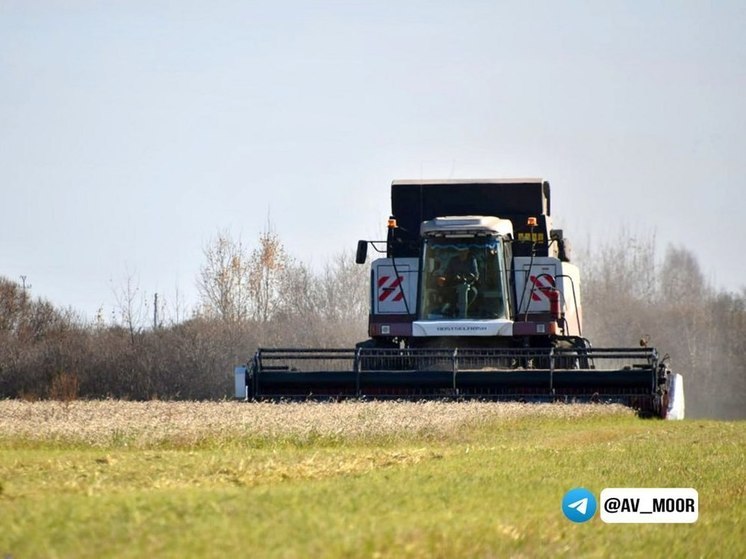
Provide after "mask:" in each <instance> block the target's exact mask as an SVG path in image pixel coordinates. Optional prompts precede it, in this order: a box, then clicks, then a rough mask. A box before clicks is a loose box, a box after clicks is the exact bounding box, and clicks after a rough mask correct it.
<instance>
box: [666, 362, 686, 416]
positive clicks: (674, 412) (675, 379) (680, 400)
mask: <svg viewBox="0 0 746 559" xmlns="http://www.w3.org/2000/svg"><path fill="white" fill-rule="evenodd" d="M666 419H684V377H683V376H681V375H680V374H678V373H676V374H675V375H672V377H671V382H670V385H669V386H668V409H667V410H666Z"/></svg>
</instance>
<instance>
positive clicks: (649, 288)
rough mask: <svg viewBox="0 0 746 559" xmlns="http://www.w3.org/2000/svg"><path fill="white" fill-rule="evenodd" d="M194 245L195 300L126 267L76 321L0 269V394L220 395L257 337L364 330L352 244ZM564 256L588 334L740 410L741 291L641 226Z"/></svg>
mask: <svg viewBox="0 0 746 559" xmlns="http://www.w3.org/2000/svg"><path fill="white" fill-rule="evenodd" d="M203 252H204V262H203V264H202V266H201V267H200V270H199V274H198V277H197V279H196V281H197V287H198V290H199V295H200V303H199V305H198V307H197V308H194V309H189V310H184V309H181V310H180V309H178V308H177V309H171V312H170V313H166V312H164V311H161V313H160V315H159V314H158V306H157V304H156V306H155V307H153V308H150V307H147V306H145V305H144V304H143V301H142V299H141V298H139V297H138V288H137V286H136V285H134V282H132V280H131V279H130V280H127V282H126V283H125V284H124V285H123V286H122V287H121V288H120V289H119V290H118V292H117V297H116V299H117V312H116V313H115V316H114V320H113V321H112V322H111V323H105V321H103V320H102V319H101V317H99V318H98V319H97V320H95V321H93V323H88V322H85V321H83V320H81V319H80V318H78V316H77V315H76V313H75V312H74V311H73V310H70V309H60V308H57V307H55V306H53V305H52V304H51V303H49V302H47V301H45V300H43V299H38V298H37V299H33V298H31V297H30V296H29V294H28V292H27V290H26V289H24V288H23V287H22V286H20V285H19V284H18V283H16V282H13V281H11V280H9V279H7V278H2V277H0V397H2V398H27V399H36V398H56V399H72V398H78V397H85V398H126V399H140V400H141V399H152V398H160V399H221V398H226V397H231V395H232V393H233V378H232V371H233V368H234V366H235V365H237V364H240V363H245V362H246V361H247V360H248V359H249V358H250V356H251V355H252V354H253V352H254V350H255V349H256V348H257V347H270V346H284V347H353V346H354V344H355V343H356V342H358V341H361V340H363V339H365V338H366V337H367V333H366V330H367V313H368V306H369V293H368V288H369V287H368V284H369V268H368V267H367V266H360V265H357V264H355V263H354V257H353V255H352V254H350V253H342V254H340V255H338V256H337V257H336V258H334V259H333V260H332V261H330V262H329V263H327V265H326V266H325V267H324V268H323V269H322V270H321V271H316V270H312V269H311V268H310V267H309V266H307V265H306V264H304V263H303V262H300V261H299V260H297V259H295V258H293V257H292V256H291V255H289V254H288V253H287V252H286V250H285V248H284V246H283V244H282V242H281V239H280V237H279V236H278V234H277V233H276V232H274V231H272V230H271V228H269V227H268V228H267V230H265V231H264V232H263V233H262V234H261V235H260V236H259V238H258V239H257V241H256V242H255V243H254V244H253V245H252V246H247V245H246V244H244V243H243V242H242V241H241V240H236V239H234V238H232V237H231V235H230V234H228V233H227V232H220V233H218V234H217V235H216V237H215V238H214V239H213V240H212V241H211V242H210V243H208V245H207V246H206V247H205V248H204V251H203ZM577 260H578V264H579V266H580V269H581V278H582V285H581V293H582V300H583V305H582V306H583V314H584V335H585V336H586V337H588V338H589V339H590V340H591V341H592V342H593V344H594V345H595V346H597V347H602V346H617V347H619V346H630V345H637V344H638V343H640V342H641V341H642V342H643V343H646V344H649V345H650V346H653V347H656V348H658V349H659V351H660V352H661V353H662V354H664V353H667V354H669V355H670V359H671V366H672V368H673V370H675V371H677V372H681V373H682V374H683V375H684V376H685V378H686V396H687V407H688V412H689V414H690V415H693V416H706V417H745V416H746V396H745V395H746V290H742V291H741V293H729V292H724V291H719V290H716V289H714V288H712V287H711V286H710V285H709V284H708V282H707V281H706V279H705V277H704V275H703V273H702V271H701V269H700V267H699V264H698V262H697V259H696V257H695V256H694V255H693V254H691V253H690V252H689V251H688V250H687V249H686V248H684V247H676V246H669V247H668V248H667V250H666V251H665V254H664V256H663V258H662V259H658V257H657V254H656V247H655V239H654V238H653V237H649V238H639V237H635V236H634V235H628V234H623V235H621V240H620V241H618V242H616V243H614V244H613V245H608V246H603V247H601V248H599V249H596V250H594V251H590V250H589V251H586V252H585V253H583V254H581V255H579V258H578V259H577ZM151 311H154V312H153V313H152V315H153V320H152V322H151V321H150V320H149V315H150V314H151ZM169 315H170V317H169Z"/></svg>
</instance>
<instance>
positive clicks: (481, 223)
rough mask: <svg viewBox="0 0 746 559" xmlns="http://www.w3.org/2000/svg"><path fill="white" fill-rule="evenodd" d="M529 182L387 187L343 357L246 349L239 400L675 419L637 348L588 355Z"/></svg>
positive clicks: (557, 237)
mask: <svg viewBox="0 0 746 559" xmlns="http://www.w3.org/2000/svg"><path fill="white" fill-rule="evenodd" d="M550 202H551V198H550V190H549V183H548V182H545V181H543V180H541V179H514V180H442V181H430V180H428V181H394V182H393V183H392V185H391V209H392V212H391V214H392V215H391V218H390V219H389V222H388V235H387V239H386V241H359V242H358V247H357V255H356V260H357V262H358V264H363V263H365V261H366V259H367V252H368V247H369V246H370V247H372V248H373V249H374V250H375V251H377V252H379V253H381V254H382V255H383V254H385V257H381V258H378V259H376V260H374V261H373V263H372V266H371V276H370V285H371V292H370V293H371V295H370V305H371V308H370V316H369V325H368V331H369V335H370V339H369V340H367V341H364V342H361V343H359V344H357V347H356V348H355V349H259V350H258V351H257V352H256V354H255V355H254V358H253V360H252V361H251V363H249V364H248V365H246V366H241V367H237V368H236V371H235V379H236V397H237V398H241V399H249V400H255V399H305V398H329V399H337V398H372V399H383V398H395V399H423V398H446V399H466V398H472V399H485V400H518V401H560V402H618V403H622V404H625V405H627V406H630V407H632V408H635V409H637V410H639V412H640V413H641V414H643V415H657V416H661V417H666V418H670V419H681V418H683V416H684V393H683V380H682V377H681V375H678V374H673V373H672V372H671V371H670V370H669V368H668V366H667V364H666V359H665V358H660V356H659V355H658V352H657V351H656V350H655V349H653V348H649V347H634V348H603V349H599V348H593V347H592V346H591V344H590V342H589V341H588V340H587V339H586V338H584V337H583V333H582V315H581V305H580V275H579V272H578V268H577V267H576V266H575V265H573V264H571V263H570V258H569V244H568V242H567V240H566V239H565V238H564V236H563V232H562V231H561V230H558V229H552V227H551V218H550V215H551V205H550Z"/></svg>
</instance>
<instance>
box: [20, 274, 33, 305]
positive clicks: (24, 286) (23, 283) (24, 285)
mask: <svg viewBox="0 0 746 559" xmlns="http://www.w3.org/2000/svg"><path fill="white" fill-rule="evenodd" d="M31 287H33V286H32V285H31V284H30V283H26V276H21V290H22V293H23V300H24V302H25V301H26V290H27V289H31Z"/></svg>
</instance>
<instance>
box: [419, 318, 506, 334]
mask: <svg viewBox="0 0 746 559" xmlns="http://www.w3.org/2000/svg"><path fill="white" fill-rule="evenodd" d="M412 335H413V336H415V337H426V336H512V335H513V321H512V320H505V319H495V320H417V321H415V322H413V323H412Z"/></svg>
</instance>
